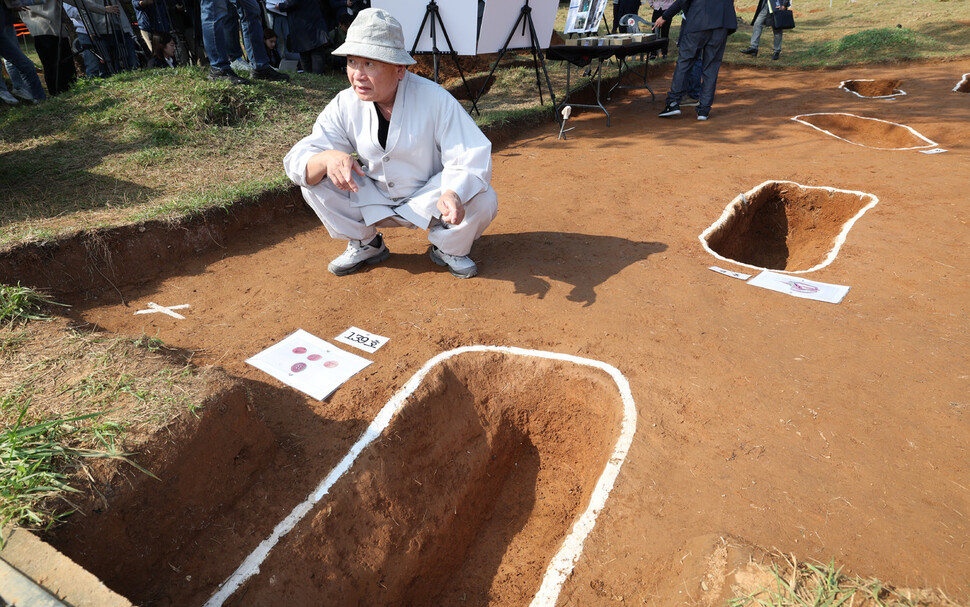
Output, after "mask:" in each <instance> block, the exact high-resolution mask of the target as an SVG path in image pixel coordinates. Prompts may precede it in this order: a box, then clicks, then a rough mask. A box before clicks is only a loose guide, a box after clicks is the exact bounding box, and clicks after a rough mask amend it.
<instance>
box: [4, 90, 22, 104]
mask: <svg viewBox="0 0 970 607" xmlns="http://www.w3.org/2000/svg"><path fill="white" fill-rule="evenodd" d="M0 99H3V101H4V103H9V104H10V105H17V104H18V103H20V100H19V99H17V98H16V97H14V96H13V95H11V94H10V91H8V90H7V89H6V87H4V88H0Z"/></svg>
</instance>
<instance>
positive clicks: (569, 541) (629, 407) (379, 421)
mask: <svg viewBox="0 0 970 607" xmlns="http://www.w3.org/2000/svg"><path fill="white" fill-rule="evenodd" d="M467 352H503V353H506V354H515V355H518V356H532V357H536V358H546V359H551V360H561V361H565V362H571V363H575V364H578V365H584V366H587V367H595V368H597V369H601V370H603V371H606V373H608V374H609V375H610V377H611V378H613V381H614V382H615V383H616V387H617V389H619V391H620V398H621V400H622V401H623V422H622V424H621V428H620V435H619V437H618V438H617V440H616V446H615V448H614V449H613V454H612V455H611V456H610V458H609V460H608V461H607V463H606V466H605V467H604V468H603V473H602V474H601V475H600V477H599V479H598V480H597V481H596V486H595V487H594V488H593V492H592V494H591V496H590V500H589V506H587V508H586V511H585V512H583V514H582V515H580V517H579V518H578V519H577V520H576V522H575V523H574V524H573V527H572V530H571V531H570V533H569V535H567V536H566V538H565V539H564V540H563V542H562V546H561V547H560V548H559V552H557V553H556V555H555V556H554V557H553V558H552V561H551V562H550V563H549V567H548V568H547V569H546V573H545V575H544V576H543V579H542V585H541V586H540V588H539V591H538V592H537V593H536V595H535V597H533V599H532V603H531V604H530V607H554V606H555V604H556V600H557V599H558V598H559V592H560V590H562V585H563V583H564V582H565V581H566V578H567V577H569V575H570V574H571V573H572V570H573V567H574V566H575V564H576V561H578V560H579V556H580V554H581V553H582V550H583V544H584V543H585V541H586V538H587V536H589V534H590V532H591V531H592V530H593V527H594V526H595V525H596V517H597V516H598V515H599V513H600V511H601V510H602V509H603V507H604V505H605V504H606V499H607V498H608V497H609V494H610V491H611V490H612V489H613V484H614V483H615V482H616V477H617V475H618V474H619V473H620V467H621V466H622V465H623V462H624V461H625V460H626V456H627V453H628V452H629V450H630V445H631V444H632V443H633V435H634V433H635V432H636V424H637V411H636V405H635V404H634V402H633V394H632V392H631V391H630V383H629V382H628V381H627V379H626V378H625V377H624V376H623V374H622V373H620V371H619V370H618V369H617V368H616V367H614V366H612V365H609V364H607V363H604V362H601V361H598V360H593V359H590V358H581V357H579V356H572V355H570V354H558V353H555V352H546V351H543V350H526V349H523V348H516V347H511V346H465V347H462V348H455V349H454V350H448V351H447V352H443V353H441V354H439V355H437V356H435V357H434V358H432V359H431V360H429V361H428V362H427V363H425V364H424V366H423V367H421V369H420V370H418V372H417V373H415V374H414V376H413V377H411V379H409V380H408V382H407V383H406V384H404V386H403V387H402V388H401V389H400V390H398V391H397V393H395V394H394V396H392V397H391V399H390V400H389V401H387V404H385V405H384V407H383V408H382V409H381V410H380V411H379V412H378V414H377V416H376V417H374V419H373V421H371V423H370V425H369V426H368V427H367V429H366V430H365V431H364V433H363V435H361V437H360V438H359V439H358V440H357V442H356V443H354V445H353V446H352V447H351V448H350V450H349V451H348V452H347V454H346V455H344V457H343V459H341V460H340V462H339V463H338V464H337V465H336V466H335V467H334V468H333V470H331V471H330V473H329V474H327V476H326V477H325V478H324V479H323V480H322V481H321V482H320V484H319V485H318V486H317V488H316V490H315V491H314V492H313V493H311V494H310V495H309V496H308V497H307V499H306V500H304V501H303V502H301V503H300V504H299V505H297V506H296V507H295V508H294V509H293V510H292V511H291V512H290V514H289V515H287V516H286V518H284V519H283V520H282V521H280V522H279V523H277V525H276V527H275V528H274V529H273V532H272V533H271V534H270V536H269V537H268V538H266V539H265V540H263V541H262V542H261V543H260V544H259V546H257V547H256V549H255V550H254V551H253V552H252V553H251V554H250V555H249V556H248V557H246V559H245V560H244V561H243V562H242V564H240V565H239V567H238V568H236V570H235V571H234V572H233V573H232V574H231V575H230V576H229V577H228V578H226V581H224V582H223V583H222V584H221V585H220V588H219V590H218V591H217V592H216V593H215V594H213V595H212V597H211V598H210V599H209V600H208V601H206V603H205V606H204V607H220V606H221V605H222V604H223V602H225V600H226V599H228V598H229V597H230V596H232V594H233V593H234V592H235V591H236V590H238V589H239V587H240V586H242V584H243V583H244V582H245V581H246V580H248V579H249V578H250V577H252V576H253V575H256V574H257V573H259V566H260V565H261V564H262V563H263V561H265V560H266V557H267V556H269V553H270V550H272V549H273V547H274V546H275V545H276V544H277V543H278V542H279V540H280V539H282V537H283V536H284V535H286V534H287V533H289V532H290V531H291V530H292V529H293V528H294V527H295V526H296V524H297V523H299V522H300V520H301V519H302V518H303V517H304V516H306V514H307V513H308V512H310V510H311V509H312V508H313V506H314V505H315V504H316V503H317V502H318V501H320V499H322V498H323V496H324V495H326V494H327V493H328V492H329V491H330V489H331V488H332V487H333V485H334V483H336V482H337V480H339V479H340V477H341V476H342V475H343V474H344V473H345V472H346V471H347V470H348V469H350V467H351V466H352V465H353V463H354V460H356V459H357V456H358V455H360V453H361V452H362V451H363V450H364V449H365V448H366V447H367V446H368V445H370V443H372V442H373V441H374V440H375V439H377V438H378V437H379V436H380V435H381V433H382V432H383V431H384V430H385V429H386V428H387V426H388V425H389V424H390V422H391V419H393V417H394V415H396V414H397V413H398V411H400V409H401V408H402V407H403V406H404V404H405V402H406V401H407V398H408V396H410V395H411V393H412V392H414V390H415V389H417V387H418V386H419V385H421V382H422V381H423V380H424V378H425V376H427V374H428V373H429V372H430V371H431V369H432V368H433V367H434V366H435V365H437V364H439V363H441V362H442V361H444V360H447V359H449V358H451V357H453V356H457V355H459V354H465V353H467Z"/></svg>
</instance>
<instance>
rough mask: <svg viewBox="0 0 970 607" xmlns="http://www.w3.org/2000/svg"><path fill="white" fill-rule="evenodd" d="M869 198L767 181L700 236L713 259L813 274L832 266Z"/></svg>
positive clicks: (874, 200)
mask: <svg viewBox="0 0 970 607" xmlns="http://www.w3.org/2000/svg"><path fill="white" fill-rule="evenodd" d="M877 202H878V199H877V198H876V197H875V196H873V195H872V194H866V193H864V192H853V191H849V190H838V189H835V188H824V187H811V186H804V185H800V184H797V183H794V182H791V181H766V182H764V183H762V184H760V185H758V186H757V187H755V188H753V189H751V190H748V191H747V192H745V193H744V194H740V195H739V196H737V197H736V198H735V199H734V200H732V201H731V202H730V203H729V204H728V205H727V207H726V208H725V209H724V213H722V215H721V217H720V218H719V219H718V220H717V221H716V222H714V223H713V224H712V225H711V226H710V227H709V228H707V230H705V231H704V232H703V233H702V234H701V235H700V240H701V243H702V244H703V245H704V248H705V249H707V250H708V252H710V253H711V254H713V255H715V256H717V257H719V258H721V259H724V260H727V261H731V262H734V263H738V264H741V265H746V266H749V267H754V268H758V269H767V270H780V271H784V272H811V271H814V270H818V269H820V268H823V267H825V266H827V265H828V264H830V263H831V262H832V261H833V260H834V259H835V257H836V255H838V252H839V248H840V247H841V246H842V243H843V242H844V241H845V238H846V236H847V235H848V233H849V230H851V229H852V226H853V224H854V223H855V222H856V221H857V220H858V219H859V218H860V217H862V215H863V214H864V213H865V212H866V211H867V210H869V209H870V208H872V207H873V206H875V204H876V203H877Z"/></svg>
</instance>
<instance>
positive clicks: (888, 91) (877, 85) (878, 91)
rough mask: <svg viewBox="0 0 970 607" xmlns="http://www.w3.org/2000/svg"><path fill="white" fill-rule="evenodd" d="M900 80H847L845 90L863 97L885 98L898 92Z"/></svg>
mask: <svg viewBox="0 0 970 607" xmlns="http://www.w3.org/2000/svg"><path fill="white" fill-rule="evenodd" d="M901 83H902V81H901V80H898V79H897V80H847V81H846V83H845V88H846V89H848V90H850V91H854V92H856V93H858V94H860V95H862V96H863V97H886V96H888V95H893V94H896V93H898V92H899V85H900V84H901Z"/></svg>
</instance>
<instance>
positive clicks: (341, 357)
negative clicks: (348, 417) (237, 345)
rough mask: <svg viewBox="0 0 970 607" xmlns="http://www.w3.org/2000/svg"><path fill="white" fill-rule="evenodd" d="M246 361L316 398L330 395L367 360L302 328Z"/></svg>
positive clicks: (369, 362) (368, 362) (362, 366)
mask: <svg viewBox="0 0 970 607" xmlns="http://www.w3.org/2000/svg"><path fill="white" fill-rule="evenodd" d="M246 362H247V363H249V364H251V365H252V366H254V367H256V368H257V369H259V370H260V371H264V372H266V373H268V374H270V375H272V376H273V377H275V378H276V379H278V380H280V381H281V382H283V383H284V384H286V385H287V386H290V387H293V388H296V389H297V390H299V391H300V392H303V393H305V394H309V395H310V396H311V397H313V398H315V399H317V400H323V399H325V398H327V397H328V396H330V395H331V394H332V393H333V391H334V390H336V389H337V388H339V387H340V385H341V384H343V383H344V382H345V381H347V380H348V379H350V378H351V377H353V376H354V375H356V374H357V373H358V372H359V371H360V370H361V369H363V368H364V367H366V366H367V365H369V364H371V361H369V360H367V359H365V358H361V357H360V356H357V355H356V354H351V353H350V352H344V351H343V350H341V349H340V348H338V347H336V346H334V345H333V344H330V343H327V342H325V341H324V340H322V339H320V338H319V337H317V336H315V335H311V334H310V333H307V332H306V331H304V330H303V329H299V330H297V331H296V332H295V333H293V334H291V335H289V336H287V337H286V338H284V339H283V341H281V342H279V343H277V344H275V345H272V346H270V347H269V348H266V349H265V350H263V351H262V352H260V353H259V354H256V355H255V356H253V357H251V358H248V359H246Z"/></svg>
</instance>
